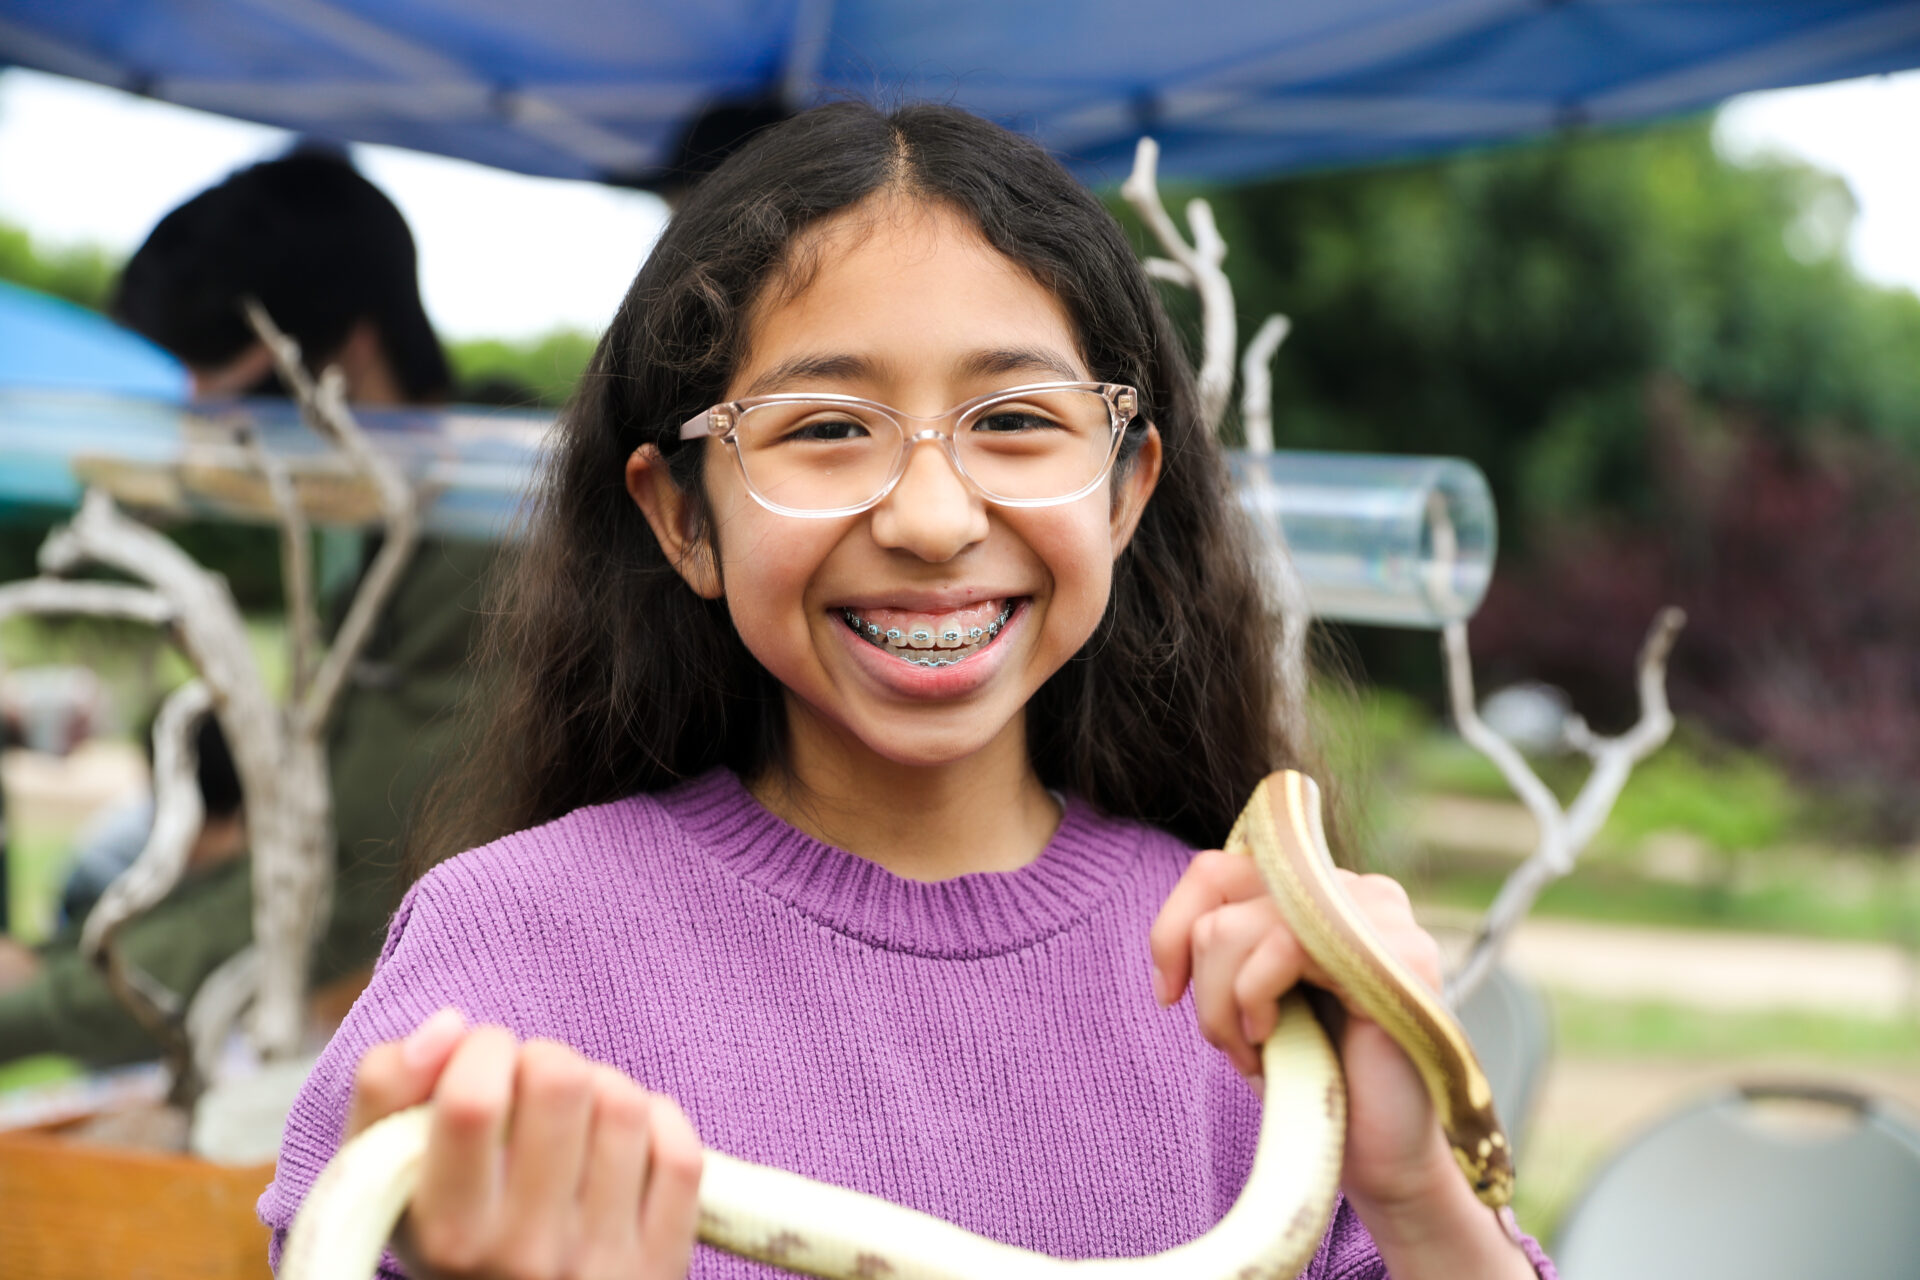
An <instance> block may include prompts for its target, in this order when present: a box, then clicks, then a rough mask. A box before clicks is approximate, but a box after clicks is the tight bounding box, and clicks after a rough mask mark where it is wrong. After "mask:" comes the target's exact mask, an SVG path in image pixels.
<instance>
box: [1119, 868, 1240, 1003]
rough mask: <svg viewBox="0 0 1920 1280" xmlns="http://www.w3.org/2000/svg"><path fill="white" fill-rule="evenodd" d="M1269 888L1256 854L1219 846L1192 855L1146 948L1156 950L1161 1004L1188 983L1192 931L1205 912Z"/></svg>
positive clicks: (1157, 992) (1155, 978)
mask: <svg viewBox="0 0 1920 1280" xmlns="http://www.w3.org/2000/svg"><path fill="white" fill-rule="evenodd" d="M1266 892H1267V887H1266V885H1265V884H1263V883H1262V882H1261V880H1260V871H1259V868H1257V867H1255V866H1254V865H1253V859H1251V858H1249V857H1246V856H1245V855H1243V854H1237V853H1225V852H1223V851H1221V850H1219V849H1208V850H1205V851H1204V852H1201V853H1197V854H1195V855H1194V858H1193V861H1192V862H1191V863H1189V864H1188V865H1187V869H1186V871H1184V872H1182V873H1181V876H1180V880H1179V883H1177V884H1175V885H1174V886H1173V892H1172V893H1170V894H1168V895H1167V900H1166V902H1165V903H1164V904H1162V906H1161V908H1160V914H1159V915H1158V916H1157V917H1155V918H1154V922H1153V928H1152V929H1151V930H1150V931H1149V932H1148V934H1147V949H1148V951H1149V952H1151V953H1152V956H1153V988H1154V996H1155V998H1157V999H1158V1000H1159V1001H1160V1003H1161V1004H1163V1005H1169V1004H1172V1003H1173V1002H1174V1001H1176V1000H1178V999H1179V998H1180V993H1181V992H1182V991H1185V990H1186V989H1187V982H1188V981H1189V979H1190V978H1191V977H1192V947H1193V931H1194V926H1195V925H1197V924H1198V923H1199V921H1200V920H1201V918H1202V917H1204V916H1205V915H1207V914H1208V913H1209V912H1212V911H1217V910H1218V909H1220V908H1221V907H1223V906H1225V905H1226V904H1227V903H1230V902H1241V901H1244V900H1246V899H1248V898H1256V897H1260V898H1264V897H1265V896H1266Z"/></svg>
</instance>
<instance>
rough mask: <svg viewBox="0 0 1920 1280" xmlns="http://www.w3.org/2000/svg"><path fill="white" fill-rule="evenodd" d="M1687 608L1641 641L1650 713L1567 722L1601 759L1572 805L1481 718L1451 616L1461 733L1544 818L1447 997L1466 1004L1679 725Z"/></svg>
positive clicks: (1668, 615) (1449, 646) (1451, 683)
mask: <svg viewBox="0 0 1920 1280" xmlns="http://www.w3.org/2000/svg"><path fill="white" fill-rule="evenodd" d="M1686 620H1687V616H1686V614H1685V613H1684V612H1683V611H1681V610H1680V609H1677V608H1674V607H1672V606H1669V607H1667V608H1665V609H1662V610H1661V611H1660V612H1659V614H1658V615H1657V616H1656V617H1655V618H1654V620H1653V625H1652V626H1651V627H1650V628H1649V629H1648V631H1647V638H1646V640H1645V641H1644V642H1643V643H1642V644H1641V647H1640V659H1639V663H1638V670H1637V678H1638V685H1639V693H1640V718H1639V720H1638V721H1637V722H1635V724H1634V726H1633V727H1632V728H1631V729H1629V730H1627V732H1625V733H1623V734H1621V735H1620V736H1618V737H1614V738H1608V737H1602V736H1601V735H1599V734H1596V733H1594V732H1593V731H1592V730H1591V729H1589V728H1588V727H1587V726H1586V723H1585V722H1584V721H1581V720H1578V719H1575V720H1573V721H1571V722H1570V723H1569V724H1568V726H1567V740H1568V744H1569V745H1570V746H1572V747H1574V748H1575V749H1576V750H1579V751H1580V752H1582V753H1583V754H1585V755H1586V756H1587V758H1588V759H1589V760H1591V761H1592V762H1593V771H1592V772H1591V773H1589V774H1588V775H1587V780H1586V781H1585V782H1584V783H1583V784H1581V787H1580V792H1579V794H1578V795H1576V796H1575V797H1574V800H1573V803H1572V805H1570V806H1568V807H1567V808H1566V809H1564V810H1563V809H1562V808H1561V807H1560V802H1559V800H1558V799H1557V798H1556V797H1555V796H1554V794H1553V792H1551V791H1550V790H1548V789H1547V786H1546V784H1545V783H1543V782H1541V781H1540V778H1539V776H1538V775H1537V774H1535V773H1534V772H1533V770H1532V769H1531V768H1530V767H1528V765H1527V762H1526V761H1525V760H1524V759H1523V758H1522V757H1521V755H1520V753H1519V752H1518V751H1516V750H1514V748H1513V745H1512V744H1511V743H1509V742H1508V741H1507V740H1506V739H1504V738H1502V737H1501V736H1500V735H1499V734H1497V733H1495V732H1494V731H1493V730H1492V729H1490V728H1488V727H1487V724H1486V722H1485V721H1483V720H1481V719H1480V716H1479V713H1478V712H1477V711H1475V709H1474V700H1473V670H1472V661H1471V659H1470V657H1469V656H1468V653H1467V629H1466V624H1465V623H1463V622H1453V623H1449V624H1448V625H1447V627H1446V628H1445V631H1444V634H1443V644H1444V647H1445V648H1444V652H1445V655H1446V665H1447V694H1448V701H1449V702H1450V704H1451V705H1452V708H1453V714H1454V719H1455V720H1456V722H1457V723H1458V724H1459V726H1460V736H1461V737H1463V738H1465V739H1466V740H1467V741H1468V742H1469V743H1471V744H1472V745H1473V746H1474V747H1475V748H1476V749H1477V750H1479V751H1480V752H1481V754H1483V755H1485V756H1487V757H1488V758H1489V759H1491V760H1492V761H1493V762H1494V763H1495V764H1496V765H1498V766H1499V768H1500V772H1501V774H1502V775H1503V776H1504V777H1505V778H1506V779H1507V782H1508V783H1509V784H1510V785H1511V786H1512V787H1513V789H1514V791H1515V792H1517V793H1518V794H1519V796H1520V798H1521V800H1522V801H1523V802H1525V804H1526V806H1527V809H1528V811H1529V812H1531V813H1532V814H1533V817H1534V820H1535V821H1536V822H1537V823H1538V824H1539V828H1540V832H1539V837H1538V843H1537V844H1536V845H1535V847H1534V851H1533V853H1532V854H1531V855H1529V856H1528V857H1527V859H1526V861H1524V862H1522V863H1521V864H1520V865H1519V866H1518V867H1516V868H1514V870H1513V872H1512V874H1510V875H1509V876H1508V877H1507V879H1506V882H1505V883H1504V884H1502V885H1501V886H1500V892H1499V893H1498V894H1497V895H1495V897H1494V900H1493V905H1492V906H1490V907H1489V908H1488V909H1487V914H1486V916H1485V917H1484V918H1483V919H1482V921H1481V923H1480V929H1479V932H1478V933H1477V934H1476V936H1475V937H1474V940H1473V945H1472V947H1471V948H1469V950H1468V952H1467V957H1466V959H1465V960H1464V961H1462V963H1461V965H1460V967H1459V968H1458V969H1457V970H1456V971H1455V972H1454V973H1453V974H1452V975H1451V976H1450V977H1449V978H1448V979H1447V1000H1448V1001H1449V1002H1450V1003H1451V1004H1453V1005H1454V1006H1455V1007H1458V1006H1459V1005H1460V1003H1461V1002H1462V1001H1464V1000H1466V998H1467V997H1469V996H1471V995H1472V994H1473V993H1474V991H1475V990H1476V989H1478V987H1479V986H1480V984H1481V983H1482V982H1483V981H1485V980H1486V977H1487V975H1488V974H1489V973H1491V972H1492V971H1493V967H1494V965H1495V964H1496V963H1498V961H1499V959H1500V953H1501V952H1502V951H1503V950H1504V949H1505V948H1506V944H1507V942H1508V940H1509V939H1510V938H1511V936H1512V934H1513V931H1514V929H1515V928H1516V927H1518V925H1519V923H1520V921H1522V920H1523V919H1525V918H1526V915H1527V912H1528V911H1529V910H1531V909H1532V907H1533V904H1534V900H1535V899H1537V898H1538V897H1539V896H1540V891H1541V890H1542V889H1545V888H1546V887H1547V886H1548V885H1549V884H1551V883H1553V881H1555V880H1557V879H1559V878H1560V877H1561V876H1564V875H1566V874H1567V873H1568V872H1569V871H1571V870H1573V864H1574V862H1575V861H1576V860H1577V859H1578V858H1579V856H1580V854H1581V853H1582V852H1584V851H1585V849H1586V847H1587V846H1588V845H1589V844H1591V843H1592V842H1593V838H1594V837H1595V836H1596V835H1598V834H1599V833H1600V828H1601V826H1602V825H1604V824H1605V822H1606V820H1607V815H1608V814H1609V813H1611V812H1612V811H1613V806H1614V802H1615V801H1617V800H1618V799H1619V798H1620V791H1621V789H1622V788H1623V787H1625V786H1626V783H1627V778H1628V777H1629V776H1630V775H1631V774H1632V772H1633V767H1634V766H1635V765H1636V764H1638V763H1639V762H1640V761H1642V760H1644V759H1646V757H1647V756H1649V755H1651V754H1652V753H1653V752H1654V751H1655V750H1657V749H1658V748H1659V747H1660V745H1661V744H1662V743H1664V742H1665V741H1666V740H1667V739H1668V738H1669V737H1670V736H1671V735H1672V733H1673V712H1672V710H1671V709H1670V708H1669V707H1668V705H1667V680H1666V677H1667V657H1668V655H1669V654H1671V653H1672V652H1673V645H1674V641H1675V640H1676V639H1677V638H1678V637H1679V635H1680V628H1681V627H1683V626H1685V625H1686Z"/></svg>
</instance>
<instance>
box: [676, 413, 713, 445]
mask: <svg viewBox="0 0 1920 1280" xmlns="http://www.w3.org/2000/svg"><path fill="white" fill-rule="evenodd" d="M712 415H713V411H712V410H711V409H702V410H701V411H700V412H698V413H696V414H694V415H693V416H692V417H691V418H688V419H687V420H686V421H685V422H683V423H681V424H680V438H681V439H682V440H700V439H704V438H705V437H707V436H710V435H712V434H713V416H712Z"/></svg>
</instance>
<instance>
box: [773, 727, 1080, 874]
mask: <svg viewBox="0 0 1920 1280" xmlns="http://www.w3.org/2000/svg"><path fill="white" fill-rule="evenodd" d="M787 725H788V729H787V747H788V751H787V757H788V764H787V767H786V768H784V769H780V770H769V771H768V772H766V773H764V774H762V775H761V776H760V777H757V778H754V779H751V780H750V781H749V782H748V789H749V790H750V791H752V793H753V796H754V798H755V799H756V800H758V801H759V802H760V803H761V804H762V805H764V806H765V807H766V808H767V810H768V811H769V812H771V813H773V814H774V815H775V816H777V817H779V818H780V819H781V820H783V821H785V822H787V823H788V824H790V825H792V826H795V827H798V828H799V829H800V830H802V831H804V832H806V833H807V834H808V835H810V836H812V837H814V838H815V839H817V840H822V841H825V842H826V843H828V844H831V845H837V846H838V847H840V848H842V849H845V850H847V851H848V852H849V853H853V854H856V855H858V856H859V857H862V858H865V859H866V860H867V861H869V862H872V863H876V864H878V865H879V866H882V867H885V868H886V869H887V870H888V871H891V872H893V873H894V874H895V875H897V876H901V877H903V878H905V879H908V880H948V879H951V878H953V877H954V876H962V875H968V874H971V873H974V872H979V871H1012V870H1015V869H1017V868H1019V867H1024V866H1026V865H1027V864H1028V863H1030V862H1032V861H1033V860H1034V859H1036V858H1038V857H1039V856H1040V854H1041V852H1042V851H1043V850H1045V849H1046V847H1047V842H1048V841H1049V840H1051V839H1052V838H1053V833H1054V829H1055V828H1056V827H1058V826H1059V824H1060V806H1059V805H1058V804H1056V803H1055V802H1054V799H1053V797H1052V796H1051V795H1049V794H1048V793H1047V789H1046V788H1045V787H1044V786H1042V785H1041V783H1040V776H1039V774H1037V773H1036V772H1034V768H1033V764H1032V762H1031V761H1030V760H1029V759H1028V757H1027V740H1026V725H1025V723H1024V722H1023V720H1022V718H1021V717H1018V716H1016V717H1015V718H1014V719H1013V720H1012V721H1011V722H1010V723H1009V724H1008V725H1007V728H1006V729H1005V730H1003V731H1002V732H1001V733H1000V734H999V735H998V736H996V737H995V738H994V739H993V740H992V741H991V742H989V743H987V745H986V746H984V747H982V748H981V749H980V750H979V751H976V752H974V753H973V754H972V755H969V756H966V757H964V758H963V759H960V760H955V761H950V762H945V763H941V764H933V765H922V764H902V763H900V762H899V761H896V760H889V759H887V758H885V757H882V756H878V755H876V754H874V753H873V752H872V751H871V750H869V749H867V747H866V746H865V745H864V744H863V743H860V742H859V741H857V740H855V739H853V738H852V737H851V735H848V734H846V733H845V732H844V731H842V730H840V729H839V728H838V727H837V726H832V725H828V724H825V723H823V722H822V721H821V720H820V719H819V718H818V717H817V716H815V715H813V714H812V712H811V710H810V709H809V708H807V707H806V706H805V705H804V704H800V703H798V702H797V700H795V699H792V698H789V699H788V708H787Z"/></svg>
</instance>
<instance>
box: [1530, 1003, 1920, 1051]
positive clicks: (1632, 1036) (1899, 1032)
mask: <svg viewBox="0 0 1920 1280" xmlns="http://www.w3.org/2000/svg"><path fill="white" fill-rule="evenodd" d="M1548 1000H1549V1003H1550V1004H1551V1005H1552V1008H1553V1028H1554V1049H1555V1051H1556V1052H1557V1053H1564V1054H1567V1055H1569V1056H1574V1057H1588V1058H1750V1057H1756V1056H1759V1055H1762V1054H1791V1055H1794V1056H1796V1057H1813V1058H1829V1059H1834V1060H1838V1061H1845V1062H1850V1063H1861V1064H1864V1063H1873V1062H1888V1063H1907V1064H1911V1063H1914V1062H1920V1017H1907V1018H1893V1019H1879V1018H1865V1017H1858V1016H1852V1015H1847V1014H1834V1013H1814V1012H1808V1011H1803V1010H1788V1009H1767V1010H1739V1011H1732V1010H1709V1009H1699V1008H1695V1007H1693V1006H1688V1005H1675V1004H1666V1003H1661V1002H1657V1001H1637V1000H1636V1001H1616V1000H1599V999H1594V998H1592V997H1588V996H1579V995H1573V994H1571V993H1568V992H1564V991H1555V992H1551V993H1549V996H1548Z"/></svg>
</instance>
